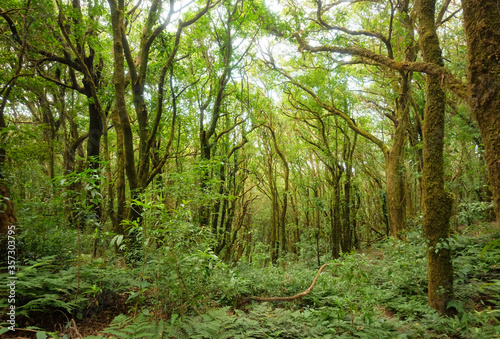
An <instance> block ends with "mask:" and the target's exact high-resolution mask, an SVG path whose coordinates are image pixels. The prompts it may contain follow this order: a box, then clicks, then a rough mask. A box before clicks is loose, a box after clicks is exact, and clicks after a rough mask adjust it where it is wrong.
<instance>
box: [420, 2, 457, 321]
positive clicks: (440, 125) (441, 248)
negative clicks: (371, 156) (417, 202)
mask: <svg viewBox="0 0 500 339" xmlns="http://www.w3.org/2000/svg"><path fill="white" fill-rule="evenodd" d="M434 12H435V0H420V2H419V3H418V8H417V13H418V18H419V35H420V49H421V50H422V55H423V59H424V61H425V62H430V63H434V64H436V65H439V66H442V65H443V61H442V56H441V48H440V46H439V39H438V36H437V34H436V26H435V24H434V22H435V20H434ZM425 92H426V96H427V102H426V104H425V111H424V125H423V136H424V143H423V144H424V145H423V158H424V166H423V172H422V195H423V196H422V200H423V201H422V205H423V229H424V236H425V238H426V239H427V262H428V263H427V266H428V276H429V286H428V302H429V305H430V306H431V307H432V308H434V309H436V310H437V311H438V312H440V313H445V312H446V310H447V305H448V302H449V301H451V299H452V297H453V268H452V264H451V251H450V250H449V246H446V245H447V242H448V235H449V220H450V213H451V205H452V199H451V197H450V195H449V194H448V193H447V192H446V191H445V189H444V161H443V145H444V121H445V119H444V118H445V99H446V96H445V93H444V91H443V89H442V88H441V79H440V77H437V76H432V75H426V87H425Z"/></svg>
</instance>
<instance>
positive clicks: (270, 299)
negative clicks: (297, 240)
mask: <svg viewBox="0 0 500 339" xmlns="http://www.w3.org/2000/svg"><path fill="white" fill-rule="evenodd" d="M329 265H335V266H342V264H341V263H328V264H324V265H323V266H321V267H320V268H319V270H318V273H316V276H315V277H314V280H313V282H312V284H311V286H309V288H308V289H307V290H305V291H304V292H301V293H297V294H296V295H292V296H290V297H250V299H253V300H256V301H292V300H295V299H299V298H302V297H303V296H305V295H308V294H309V293H311V291H312V289H313V288H314V286H315V285H316V282H317V281H318V278H319V275H320V274H321V272H323V270H324V269H325V267H326V266H329Z"/></svg>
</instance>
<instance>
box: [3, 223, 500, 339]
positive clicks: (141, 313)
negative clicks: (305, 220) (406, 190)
mask: <svg viewBox="0 0 500 339" xmlns="http://www.w3.org/2000/svg"><path fill="white" fill-rule="evenodd" d="M185 232H188V233H190V232H192V230H191V229H189V228H188V229H186V230H185ZM200 236H201V235H200ZM190 237H191V235H190ZM495 237H498V234H492V233H484V234H482V235H479V236H477V237H469V236H466V235H460V234H456V235H454V236H453V238H452V240H451V242H450V243H451V244H452V247H453V248H452V249H453V253H454V259H453V260H454V261H453V264H454V269H455V285H454V289H455V296H456V299H455V300H454V301H453V302H452V303H451V304H450V306H451V307H453V308H454V309H455V310H456V312H455V313H456V314H455V315H454V316H449V317H442V316H439V315H438V314H437V313H436V312H435V311H434V310H432V309H431V308H430V307H429V306H428V305H427V278H426V256H425V243H424V241H423V240H422V236H421V235H420V232H419V231H412V232H409V233H408V234H406V239H405V240H404V241H400V240H393V239H387V240H384V241H381V242H379V243H377V244H376V245H374V246H373V247H372V248H370V249H368V250H366V251H364V252H361V253H350V254H343V255H342V257H341V258H340V259H338V260H336V261H332V260H331V258H328V256H323V257H322V262H323V263H326V262H335V263H341V265H340V266H337V265H332V266H329V267H328V268H327V269H326V270H325V271H324V272H323V273H322V274H321V276H320V278H319V279H318V281H317V284H316V286H315V287H314V289H313V290H312V292H311V293H310V294H308V295H306V296H304V297H303V298H302V299H297V300H295V301H293V302H260V303H259V302H255V301H252V300H251V299H250V298H249V297H251V296H261V297H265V296H290V295H294V294H296V293H299V292H303V291H305V290H306V289H307V288H308V287H309V286H310V285H311V282H312V279H313V278H314V276H315V274H316V272H317V270H318V267H317V266H316V265H317V263H316V261H315V260H314V259H313V258H311V259H310V260H302V261H300V262H285V261H281V262H280V263H279V264H278V265H266V264H265V263H266V261H265V260H259V262H258V263H251V262H248V261H242V262H240V263H238V264H234V265H230V264H228V263H225V262H223V261H222V260H220V259H219V258H218V257H217V256H216V255H215V254H214V253H213V252H211V251H210V250H209V249H206V248H204V247H203V246H202V245H198V246H194V244H193V243H187V242H182V239H181V238H177V239H173V240H172V242H170V243H168V242H166V243H165V244H164V245H165V246H164V247H162V248H159V247H154V250H151V251H148V252H146V255H145V256H143V259H142V263H141V262H139V263H138V264H137V265H136V266H135V267H131V266H128V267H126V266H124V265H120V264H119V260H118V257H117V256H110V257H108V258H105V257H103V258H100V259H97V260H93V259H92V258H91V257H88V256H81V257H80V259H79V261H78V260H77V259H74V260H73V262H69V263H67V262H66V263H64V264H61V263H60V261H58V260H57V257H56V256H48V257H43V258H40V259H37V260H31V261H28V262H27V265H25V266H23V267H22V268H21V269H20V271H19V284H18V285H17V288H18V294H19V295H22V299H21V300H20V303H21V304H22V306H20V308H19V312H20V313H19V314H23V315H26V316H31V315H32V313H33V312H40V311H47V312H48V311H50V312H53V311H54V309H59V310H61V311H64V312H65V313H66V314H68V315H69V317H73V318H77V319H78V318H81V317H85V316H87V315H88V312H89V310H90V309H93V310H94V312H99V311H100V309H99V308H96V306H97V305H100V303H101V300H102V296H103V295H105V294H112V293H119V292H122V293H127V295H128V299H127V301H126V302H127V307H128V310H129V312H128V314H122V315H119V316H117V317H115V319H114V320H113V321H112V322H111V324H110V325H109V326H108V327H107V328H105V329H103V330H101V332H100V333H101V336H94V337H88V338H105V337H110V336H111V337H120V338H148V337H150V338H161V337H163V338H352V337H357V338H448V337H453V338H495V337H499V336H500V267H499V266H498V265H499V263H500V246H498V244H497V242H498V240H496V241H495V240H494V239H495ZM205 244H206V243H205ZM151 246H153V245H151ZM154 246H156V245H154ZM189 246H191V250H190V251H189V250H187V248H188V247H189ZM78 266H80V268H78ZM2 306H5V305H2ZM101 306H102V305H101ZM92 307H93V308H92ZM51 335H52V336H54V337H55V336H57V335H58V334H56V333H52V334H51ZM59 335H60V336H61V337H63V335H64V331H61V332H60V333H59ZM42 337H43V335H42Z"/></svg>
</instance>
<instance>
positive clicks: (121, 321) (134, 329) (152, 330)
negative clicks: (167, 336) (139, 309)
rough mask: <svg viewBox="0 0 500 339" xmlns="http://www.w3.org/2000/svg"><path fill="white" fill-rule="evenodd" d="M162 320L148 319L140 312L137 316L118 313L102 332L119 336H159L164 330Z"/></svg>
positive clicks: (128, 338) (129, 337) (130, 338)
mask: <svg viewBox="0 0 500 339" xmlns="http://www.w3.org/2000/svg"><path fill="white" fill-rule="evenodd" d="M164 327H165V326H164V323H163V320H160V321H159V322H158V323H157V322H156V321H150V320H149V319H147V317H146V316H144V315H143V314H140V315H139V316H138V317H137V318H135V319H134V318H133V317H127V316H126V315H123V314H120V315H119V316H117V317H116V318H115V319H113V321H112V322H111V324H110V325H109V327H108V328H106V329H105V330H104V331H103V332H104V333H106V334H110V335H113V336H115V337H119V338H127V339H133V338H160V337H161V335H162V333H163V330H164Z"/></svg>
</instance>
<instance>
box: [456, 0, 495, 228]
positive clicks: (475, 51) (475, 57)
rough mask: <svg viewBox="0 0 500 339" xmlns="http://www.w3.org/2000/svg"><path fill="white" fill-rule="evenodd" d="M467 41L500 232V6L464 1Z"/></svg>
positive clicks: (474, 104) (491, 1)
mask: <svg viewBox="0 0 500 339" xmlns="http://www.w3.org/2000/svg"><path fill="white" fill-rule="evenodd" d="M462 7H463V12H464V14H463V15H464V28H465V34H466V37H467V50H468V54H467V56H468V61H469V65H468V72H467V78H468V83H469V91H470V92H469V93H470V96H471V97H470V102H469V103H470V105H471V107H472V111H473V113H474V116H475V118H476V120H477V122H478V125H479V128H480V130H481V137H482V141H483V144H484V149H485V158H486V164H487V166H488V172H489V176H490V186H491V191H492V193H493V200H494V203H495V214H496V217H497V227H498V228H499V229H500V19H499V18H500V5H499V2H498V1H497V0H462Z"/></svg>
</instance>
